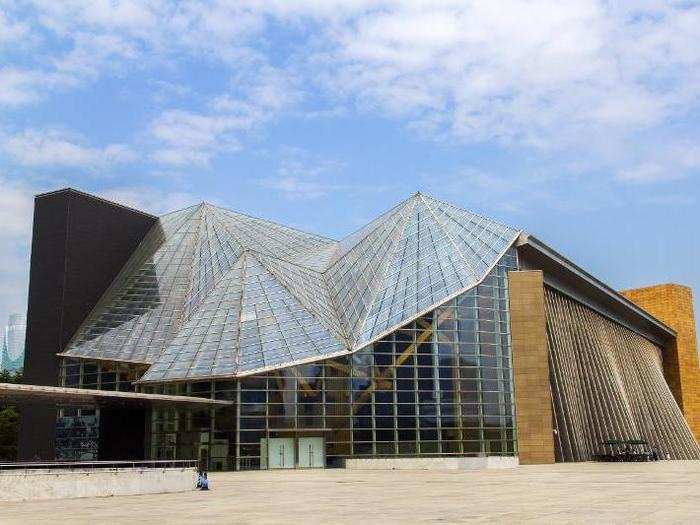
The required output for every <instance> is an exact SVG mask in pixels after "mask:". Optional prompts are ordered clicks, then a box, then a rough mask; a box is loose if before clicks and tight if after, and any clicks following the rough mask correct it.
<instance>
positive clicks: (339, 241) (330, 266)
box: [323, 193, 419, 273]
mask: <svg viewBox="0 0 700 525" xmlns="http://www.w3.org/2000/svg"><path fill="white" fill-rule="evenodd" d="M418 195H419V193H413V194H411V195H410V196H409V197H407V198H406V199H404V200H402V201H400V202H398V203H396V204H395V205H394V206H392V207H391V208H389V209H388V210H386V211H385V212H383V213H380V214H379V215H378V216H376V217H375V218H374V219H372V220H371V221H369V222H368V223H367V224H365V225H364V226H362V227H360V228H358V229H357V230H355V231H353V232H350V233H349V234H347V235H345V236H344V237H343V238H342V239H340V240H338V241H337V243H338V245H340V243H341V242H343V241H344V240H345V239H347V238H348V237H352V236H353V235H355V234H356V233H359V232H361V231H362V230H363V229H364V228H367V226H369V225H370V224H372V223H373V222H375V221H377V220H379V219H380V218H381V217H385V218H389V217H393V216H394V214H395V213H396V211H398V209H399V208H400V207H402V206H404V205H405V204H406V203H407V202H408V201H410V200H412V199H415V198H416V196H418ZM392 212H393V213H392ZM382 224H384V221H381V222H379V223H377V225H375V227H374V228H372V229H371V230H369V231H368V232H367V233H366V234H365V235H363V236H362V237H360V238H359V239H358V240H357V242H355V244H353V245H352V248H350V249H349V250H348V251H347V252H345V254H348V253H350V252H351V251H353V250H354V249H355V247H357V245H358V244H360V243H361V242H362V241H364V240H365V239H366V238H367V237H369V236H370V235H371V234H372V233H374V232H375V231H376V230H377V229H378V228H379V227H380V226H381V225H382ZM334 255H335V254H334ZM340 259H342V257H338V258H337V259H335V260H334V261H333V262H332V263H331V264H329V265H328V266H327V267H325V268H324V269H323V272H324V273H325V272H327V271H328V270H330V269H331V268H333V266H335V265H336V264H337V263H338V262H339V261H340Z"/></svg>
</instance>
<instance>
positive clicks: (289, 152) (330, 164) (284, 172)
mask: <svg viewBox="0 0 700 525" xmlns="http://www.w3.org/2000/svg"><path fill="white" fill-rule="evenodd" d="M278 157H279V160H278V166H277V170H276V172H275V173H274V174H273V175H270V176H268V177H263V178H261V179H260V180H258V184H259V185H260V186H261V187H263V188H267V189H270V190H273V191H275V192H277V193H279V194H281V195H282V196H283V197H285V198H287V199H291V200H310V199H317V198H319V197H323V196H326V195H328V194H329V193H333V192H336V191H343V190H350V189H351V188H350V186H349V185H347V184H345V183H343V182H342V181H341V180H340V172H341V170H342V168H343V166H342V164H340V163H339V162H337V161H334V160H328V159H322V158H319V157H317V156H314V155H311V154H310V153H309V152H308V151H306V150H303V149H300V148H291V147H286V148H282V150H281V151H280V152H279V153H278Z"/></svg>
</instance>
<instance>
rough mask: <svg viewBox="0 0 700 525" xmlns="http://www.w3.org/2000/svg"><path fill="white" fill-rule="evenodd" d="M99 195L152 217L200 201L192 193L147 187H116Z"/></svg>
mask: <svg viewBox="0 0 700 525" xmlns="http://www.w3.org/2000/svg"><path fill="white" fill-rule="evenodd" d="M99 195H100V196H101V197H102V198H105V199H108V200H111V201H114V202H118V203H119V204H123V205H124V206H129V207H132V208H135V209H137V210H141V211H145V212H147V213H152V214H154V215H163V214H165V213H169V212H171V211H175V210H180V209H182V208H186V207H188V206H192V205H193V204H197V203H198V202H200V201H201V199H200V198H198V197H197V196H196V195H194V194H192V193H188V192H178V191H167V190H162V189H157V188H151V187H148V186H118V187H113V188H109V189H107V190H104V191H101V192H99Z"/></svg>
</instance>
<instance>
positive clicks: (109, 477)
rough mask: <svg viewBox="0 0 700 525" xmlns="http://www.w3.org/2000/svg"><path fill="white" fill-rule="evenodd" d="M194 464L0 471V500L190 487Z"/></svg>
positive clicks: (175, 490) (193, 486) (147, 491)
mask: <svg viewBox="0 0 700 525" xmlns="http://www.w3.org/2000/svg"><path fill="white" fill-rule="evenodd" d="M196 479H197V472H196V469H194V468H166V469H162V468H161V469H158V468H133V469H91V470H71V471H68V470H60V469H56V470H50V469H46V470H26V471H12V470H8V471H3V472H0V501H26V500H38V499H59V498H83V497H89V496H123V495H128V494H156V493H162V492H184V491H187V490H194V489H195V483H196Z"/></svg>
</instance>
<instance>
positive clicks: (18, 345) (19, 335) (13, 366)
mask: <svg viewBox="0 0 700 525" xmlns="http://www.w3.org/2000/svg"><path fill="white" fill-rule="evenodd" d="M26 330H27V322H26V318H25V316H24V315H22V314H11V315H10V318H9V320H8V322H7V326H6V327H5V333H4V335H3V342H2V352H1V353H0V370H7V371H9V372H17V371H18V370H21V369H22V366H23V365H24V337H25V334H26Z"/></svg>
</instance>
